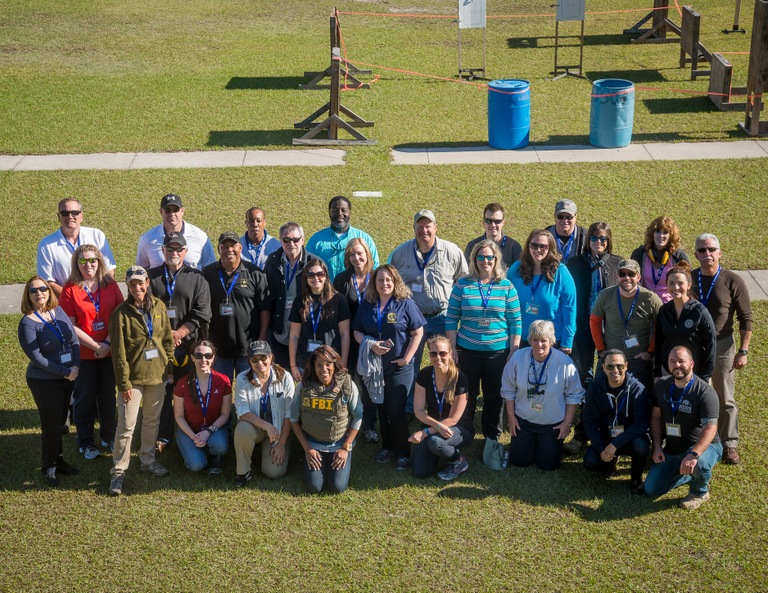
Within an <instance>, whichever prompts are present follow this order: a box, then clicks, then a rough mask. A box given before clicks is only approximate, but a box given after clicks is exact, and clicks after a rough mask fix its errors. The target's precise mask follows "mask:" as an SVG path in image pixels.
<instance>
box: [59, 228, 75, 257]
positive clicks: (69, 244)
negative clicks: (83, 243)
mask: <svg viewBox="0 0 768 593" xmlns="http://www.w3.org/2000/svg"><path fill="white" fill-rule="evenodd" d="M59 232H60V233H61V236H62V237H64V245H66V246H67V248H68V249H69V252H70V253H74V252H75V248H74V247H72V243H70V242H69V239H67V238H66V237H65V236H64V231H62V230H61V229H59ZM77 246H78V247H80V232H79V231H78V233H77Z"/></svg>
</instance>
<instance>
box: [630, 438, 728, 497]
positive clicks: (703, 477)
mask: <svg viewBox="0 0 768 593" xmlns="http://www.w3.org/2000/svg"><path fill="white" fill-rule="evenodd" d="M689 452H690V449H688V451H686V452H685V453H683V454H682V455H667V456H666V459H665V460H664V461H662V462H661V463H656V464H655V465H653V466H651V469H650V471H649V472H648V475H647V476H646V477H645V493H646V494H647V495H648V496H650V497H652V498H656V497H658V496H661V495H663V494H666V493H667V492H669V491H670V490H674V489H675V488H677V487H678V486H682V485H683V484H689V483H690V492H691V494H697V495H701V494H704V493H706V492H707V491H708V490H709V480H710V479H711V478H712V468H713V467H715V465H716V464H717V462H718V461H720V459H721V458H722V456H723V445H722V444H720V443H711V444H710V445H709V447H707V450H706V451H704V453H703V454H702V455H701V457H699V461H698V462H697V463H696V467H695V468H693V474H691V475H690V476H683V475H680V463H681V462H682V461H683V458H684V457H685V456H686V455H688V453H689Z"/></svg>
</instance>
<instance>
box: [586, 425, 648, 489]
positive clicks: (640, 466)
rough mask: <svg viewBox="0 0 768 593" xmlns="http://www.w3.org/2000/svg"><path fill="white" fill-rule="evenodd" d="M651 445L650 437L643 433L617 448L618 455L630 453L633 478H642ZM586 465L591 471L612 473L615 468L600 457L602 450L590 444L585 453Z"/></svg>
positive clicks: (630, 471) (630, 473)
mask: <svg viewBox="0 0 768 593" xmlns="http://www.w3.org/2000/svg"><path fill="white" fill-rule="evenodd" d="M649 453H650V446H649V443H648V437H647V436H646V435H643V436H641V437H636V438H634V439H632V440H631V441H630V442H628V443H627V444H626V445H624V446H623V447H622V448H621V449H617V450H616V455H629V457H630V458H631V459H632V464H631V466H630V469H629V475H630V477H631V478H632V479H633V480H642V479H643V471H644V470H645V465H646V464H647V463H648V456H649ZM584 467H586V468H587V469H588V470H590V471H595V472H603V473H606V474H607V473H610V472H611V471H613V469H614V465H613V464H612V463H606V462H605V461H603V460H602V459H601V458H600V451H599V450H598V449H597V447H595V446H594V445H590V446H589V447H588V448H587V451H586V453H584Z"/></svg>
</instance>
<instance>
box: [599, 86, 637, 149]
mask: <svg viewBox="0 0 768 593" xmlns="http://www.w3.org/2000/svg"><path fill="white" fill-rule="evenodd" d="M634 119H635V85H634V84H632V82H631V81H629V80H622V79H620V78H603V79H602V80H596V81H595V82H593V83H592V106H591V109H590V114H589V143H590V144H591V145H592V146H597V147H598V148H622V147H624V146H629V144H630V142H632V124H633V123H634Z"/></svg>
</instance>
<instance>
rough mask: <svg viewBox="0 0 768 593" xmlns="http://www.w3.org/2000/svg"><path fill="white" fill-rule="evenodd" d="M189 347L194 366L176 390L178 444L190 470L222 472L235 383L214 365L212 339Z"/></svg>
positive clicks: (175, 414) (174, 402)
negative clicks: (215, 369)
mask: <svg viewBox="0 0 768 593" xmlns="http://www.w3.org/2000/svg"><path fill="white" fill-rule="evenodd" d="M190 350H191V352H192V362H193V363H194V364H193V367H192V369H191V370H190V372H189V375H187V376H186V378H184V379H181V380H180V381H179V382H178V383H176V387H175V388H174V390H173V415H174V417H175V418H176V425H177V426H178V430H177V431H176V444H177V445H178V446H179V451H181V456H182V457H183V458H184V465H185V466H186V467H187V469H188V470H190V471H193V472H199V471H200V470H202V469H203V468H205V467H206V466H207V467H208V473H209V474H220V473H221V468H222V465H223V460H224V454H225V453H226V452H227V451H228V450H229V430H228V429H227V426H228V423H229V413H230V411H231V410H232V384H231V383H230V382H229V377H226V376H225V375H222V374H221V373H218V372H216V371H214V370H213V368H212V367H213V361H214V359H215V358H216V347H215V346H214V345H213V343H212V342H209V341H208V340H201V341H199V342H196V343H195V344H193V345H192V348H190ZM206 448H207V449H208V451H206ZM208 453H210V454H211V460H210V464H209V463H208Z"/></svg>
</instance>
